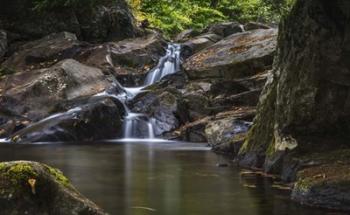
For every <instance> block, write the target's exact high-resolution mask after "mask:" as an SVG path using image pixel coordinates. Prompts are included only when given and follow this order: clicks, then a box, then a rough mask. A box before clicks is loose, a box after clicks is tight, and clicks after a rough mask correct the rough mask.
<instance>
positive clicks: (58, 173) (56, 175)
mask: <svg viewBox="0 0 350 215" xmlns="http://www.w3.org/2000/svg"><path fill="white" fill-rule="evenodd" d="M44 166H45V167H46V168H47V170H48V171H49V173H50V175H52V176H53V177H54V178H55V179H56V181H57V182H59V183H60V184H61V185H63V186H65V187H70V182H69V180H68V178H66V176H64V175H63V173H62V172H61V171H60V170H58V169H55V168H52V167H49V166H48V165H44Z"/></svg>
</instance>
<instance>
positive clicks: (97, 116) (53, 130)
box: [11, 97, 124, 143]
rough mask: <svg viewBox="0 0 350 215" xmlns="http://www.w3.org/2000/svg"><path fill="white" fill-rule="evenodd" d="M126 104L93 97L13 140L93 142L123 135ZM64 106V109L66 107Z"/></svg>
mask: <svg viewBox="0 0 350 215" xmlns="http://www.w3.org/2000/svg"><path fill="white" fill-rule="evenodd" d="M122 107H123V105H122V104H121V103H120V102H119V101H118V100H114V99H111V98H98V97H96V98H92V99H89V100H86V101H85V102H84V103H83V104H82V105H80V106H77V104H75V107H74V108H71V109H69V110H67V111H65V112H62V113H57V114H54V115H52V116H50V117H48V118H45V119H43V120H41V121H39V122H35V123H32V124H29V125H28V126H27V127H26V128H24V129H22V130H19V131H18V132H16V133H14V134H12V135H11V139H12V140H13V141H14V142H21V143H28V142H30V143H33V142H53V141H93V140H102V139H111V138H117V137H121V134H122V119H121V118H122V114H123V111H124V110H123V109H121V108H122ZM64 109H65V108H63V110H64Z"/></svg>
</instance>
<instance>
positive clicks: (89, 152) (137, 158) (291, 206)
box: [0, 141, 334, 215]
mask: <svg viewBox="0 0 350 215" xmlns="http://www.w3.org/2000/svg"><path fill="white" fill-rule="evenodd" d="M0 159H1V161H10V160H33V161H39V162H43V163H46V164H49V165H51V166H53V167H56V168H59V169H60V170H62V171H63V173H64V174H65V175H66V176H67V177H68V178H69V179H70V180H71V182H72V183H73V185H74V186H75V187H76V188H77V189H78V190H79V191H80V192H81V193H83V194H84V195H85V196H87V197H88V198H90V199H91V200H93V201H94V202H95V203H97V204H98V205H99V206H101V207H102V208H104V209H105V210H106V211H107V212H109V213H110V214H111V215H117V214H121V215H124V214H125V215H146V214H159V215H197V214H198V215H226V214H227V215H229V214H230V215H234V214H236V215H271V214H276V215H295V214H297V215H323V214H334V213H331V212H325V211H322V210H318V209H314V208H308V207H303V206H301V205H299V204H296V203H294V202H292V201H290V200H289V191H287V190H281V189H277V188H276V186H272V182H271V179H267V178H262V177H259V176H256V175H247V176H242V175H241V174H240V171H241V170H239V169H238V167H237V166H235V165H234V164H233V163H232V162H230V161H229V160H226V159H225V158H224V157H221V156H218V155H216V154H214V153H213V152H211V151H210V150H209V148H207V147H205V146H204V145H201V144H190V143H181V142H164V143H162V142H154V143H152V142H148V143H147V142H144V143H138V142H137V141H134V142H132V143H125V142H109V143H94V144H69V145H67V144H40V145H12V144H1V145H0ZM218 163H228V164H229V167H218V166H217V164H218Z"/></svg>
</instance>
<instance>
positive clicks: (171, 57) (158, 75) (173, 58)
mask: <svg viewBox="0 0 350 215" xmlns="http://www.w3.org/2000/svg"><path fill="white" fill-rule="evenodd" d="M180 52H181V46H180V45H178V44H169V45H168V48H167V51H166V54H165V56H163V57H162V58H161V59H160V60H159V63H158V65H157V66H156V67H155V68H153V69H152V70H151V71H150V72H149V73H148V74H147V77H146V79H145V81H144V84H143V85H142V86H140V87H123V86H122V85H121V84H120V83H118V82H115V83H114V84H115V86H114V89H115V90H114V92H113V93H111V92H108V91H104V92H102V93H99V94H96V95H95V96H102V97H103V96H106V97H113V98H115V99H118V100H119V101H120V102H121V103H122V104H123V106H124V109H125V112H126V116H125V118H124V140H129V141H130V140H133V139H136V140H140V139H153V140H154V138H155V135H154V128H153V123H152V119H150V118H149V117H148V116H147V115H145V114H141V113H133V112H131V111H130V109H129V107H128V106H127V105H126V104H127V102H128V101H130V100H131V99H133V98H134V97H135V96H136V95H138V94H139V93H140V92H142V91H143V89H144V88H145V87H147V86H149V85H152V84H155V83H156V82H158V81H160V80H161V79H162V78H163V77H165V76H166V75H170V74H174V73H176V72H178V71H180V64H181V57H180ZM107 59H110V57H109V56H107ZM109 62H111V61H109ZM79 111H81V108H79V107H77V108H73V109H71V110H69V111H67V112H65V113H58V114H54V115H52V116H49V117H47V118H45V119H43V120H41V121H39V122H37V123H34V124H33V125H31V126H29V127H28V128H25V129H23V130H20V131H19V132H17V133H15V135H14V136H16V135H21V134H22V133H26V132H27V133H28V132H30V131H31V130H35V128H37V127H39V126H42V125H43V124H44V125H51V124H54V123H55V122H56V121H57V120H58V119H69V118H73V117H75V115H76V114H77V113H78V112H79ZM10 139H11V137H10ZM8 141H9V139H0V142H8Z"/></svg>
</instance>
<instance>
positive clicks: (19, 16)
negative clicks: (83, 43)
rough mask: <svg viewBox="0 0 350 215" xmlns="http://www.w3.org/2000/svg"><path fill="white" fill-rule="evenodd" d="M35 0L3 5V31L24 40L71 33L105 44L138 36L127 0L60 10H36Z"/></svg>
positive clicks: (0, 17)
mask: <svg viewBox="0 0 350 215" xmlns="http://www.w3.org/2000/svg"><path fill="white" fill-rule="evenodd" d="M34 3H35V1H34V0H4V1H1V2H0V29H5V30H7V31H10V32H13V33H16V34H18V35H20V37H21V38H22V39H33V38H40V37H43V36H45V35H48V34H51V33H55V32H61V31H68V32H72V33H75V34H76V35H78V37H79V38H80V39H82V40H87V41H105V40H107V39H108V40H110V39H117V40H120V39H125V38H129V37H134V36H135V35H137V32H138V30H137V28H136V27H135V24H134V18H133V16H132V14H131V12H130V10H129V8H128V5H127V3H126V2H125V0H117V1H116V0H104V1H98V3H96V4H95V5H94V6H89V3H87V4H85V5H83V6H81V5H80V6H79V7H76V8H74V7H65V6H62V5H61V7H59V8H58V7H57V8H50V9H45V10H43V11H36V10H34V9H33V8H34Z"/></svg>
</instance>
